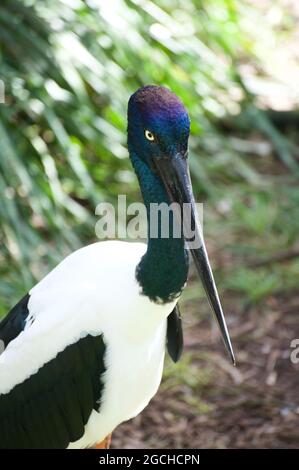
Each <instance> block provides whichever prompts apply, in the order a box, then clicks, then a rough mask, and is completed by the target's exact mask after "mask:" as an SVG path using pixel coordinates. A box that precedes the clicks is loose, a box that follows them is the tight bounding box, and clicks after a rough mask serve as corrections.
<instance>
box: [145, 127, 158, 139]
mask: <svg viewBox="0 0 299 470" xmlns="http://www.w3.org/2000/svg"><path fill="white" fill-rule="evenodd" d="M144 134H145V137H146V138H147V140H150V141H151V142H153V140H155V136H154V134H153V133H152V132H151V131H148V130H147V129H146V130H145V131H144Z"/></svg>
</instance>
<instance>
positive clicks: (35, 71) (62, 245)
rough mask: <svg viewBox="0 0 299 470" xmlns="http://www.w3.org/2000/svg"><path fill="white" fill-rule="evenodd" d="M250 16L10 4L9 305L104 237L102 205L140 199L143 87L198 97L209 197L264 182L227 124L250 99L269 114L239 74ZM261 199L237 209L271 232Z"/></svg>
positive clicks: (71, 2)
mask: <svg viewBox="0 0 299 470" xmlns="http://www.w3.org/2000/svg"><path fill="white" fill-rule="evenodd" d="M248 12H250V7H249V6H248V5H247V4H246V2H237V1H235V0H201V1H197V0H171V1H170V0H159V1H157V2H152V1H150V0H115V1H114V2H106V1H103V2H101V1H96V0H91V1H89V2H84V1H82V0H51V1H50V0H44V1H42V2H40V1H37V0H2V2H1V5H0V78H1V80H3V82H4V84H5V98H6V102H5V104H4V105H3V104H1V105H0V118H1V119H0V143H1V145H0V193H1V196H2V197H1V202H2V203H1V207H0V220H1V225H0V237H1V245H0V261H1V263H0V266H1V267H0V275H1V283H0V298H1V304H2V306H1V307H0V314H1V311H3V312H4V311H5V309H6V307H7V305H11V304H12V303H13V302H14V301H16V300H18V298H19V296H20V295H21V294H22V293H24V292H25V291H26V289H28V288H29V287H30V286H31V285H32V284H33V283H34V280H35V279H37V278H40V277H41V275H42V274H43V273H44V272H46V271H48V270H49V267H51V266H53V265H54V264H55V263H57V261H58V260H60V259H61V258H62V256H63V255H65V254H66V253H67V252H69V251H70V250H72V249H75V248H76V247H78V246H80V245H82V244H83V243H86V242H90V241H92V240H93V239H94V238H95V236H94V225H95V218H94V210H95V206H96V204H97V203H98V202H100V201H102V200H111V201H114V200H115V198H116V196H117V194H122V193H125V194H127V195H128V198H129V200H133V199H136V198H138V197H139V195H138V187H137V182H136V179H135V178H134V175H133V173H132V169H131V167H130V163H129V161H128V159H127V150H126V104H127V100H128V97H129V96H130V94H131V93H132V92H133V91H135V89H136V88H138V87H139V86H141V85H144V84H147V83H156V84H161V85H166V86H168V87H170V88H171V89H172V90H173V91H174V92H176V93H177V94H178V95H179V96H180V97H181V98H182V100H183V101H184V103H185V105H186V106H187V108H188V110H189V112H190V116H191V119H192V139H191V152H190V166H191V171H192V175H193V181H194V185H195V189H196V192H197V194H198V196H199V198H200V199H202V198H203V197H204V198H205V197H207V196H209V197H214V198H217V197H219V195H220V196H221V194H222V193H223V192H224V191H226V190H227V188H228V185H236V184H237V185H239V184H244V185H248V184H249V185H250V186H251V187H253V188H260V187H261V184H262V179H261V177H260V176H259V174H258V172H257V171H256V170H255V169H254V168H253V166H252V165H251V162H250V161H249V160H248V159H247V158H245V156H244V154H242V153H241V152H239V151H238V149H236V148H235V146H234V145H233V143H232V141H231V140H230V139H228V138H227V137H225V136H224V135H223V133H222V132H221V131H220V129H219V126H218V124H219V121H220V120H221V119H222V118H224V117H225V116H226V115H228V114H236V113H238V112H239V111H240V110H241V109H242V108H244V107H245V110H246V109H249V112H247V114H246V112H245V114H244V116H245V117H244V123H243V127H244V126H245V129H247V130H248V128H249V127H250V116H251V119H253V120H254V121H255V122H260V121H258V120H257V118H256V116H255V115H254V116H253V117H252V111H251V115H250V110H251V109H252V108H251V107H250V104H251V102H252V96H251V95H250V94H249V93H247V91H246V88H245V86H244V84H243V83H242V80H241V77H240V76H239V73H238V63H239V61H240V60H243V59H244V57H247V56H250V57H254V55H255V43H254V39H253V37H252V34H251V32H250V31H249V29H250V28H248V27H247V29H246V22H244V21H243V20H244V17H246V15H247V14H248ZM261 122H262V124H260V127H261V126H262V125H263V126H264V128H265V127H266V134H267V133H268V134H269V133H271V129H270V130H269V127H267V126H266V124H265V120H262V121H261ZM242 129H243V128H242ZM276 141H277V136H276ZM286 159H287V163H289V161H290V159H289V157H288V154H286ZM256 198H257V199H256V201H255V203H254V204H255V208H254V211H255V212H254V214H253V213H252V212H248V211H247V210H246V209H244V207H243V208H242V205H239V207H238V208H237V209H236V210H237V212H238V214H239V216H240V220H242V221H243V222H244V223H245V225H246V226H248V227H249V228H250V229H251V230H253V231H255V232H256V234H260V233H261V232H262V231H263V230H264V229H265V227H266V226H267V225H268V224H272V218H273V216H274V215H273V214H274V213H273V212H271V211H270V212H268V210H267V202H264V203H263V202H261V200H260V196H256ZM274 212H275V211H274ZM286 217H287V216H286ZM12 286H13V287H12Z"/></svg>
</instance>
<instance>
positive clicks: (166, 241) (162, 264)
mask: <svg viewBox="0 0 299 470" xmlns="http://www.w3.org/2000/svg"><path fill="white" fill-rule="evenodd" d="M131 160H132V163H133V166H134V169H135V171H136V174H137V176H138V179H139V183H140V188H141V192H142V196H143V200H144V203H145V205H146V209H147V219H148V246H147V251H146V254H145V255H144V256H143V257H142V259H141V261H140V263H139V265H138V266H137V270H136V278H137V281H138V283H139V284H140V286H141V288H142V293H143V294H144V295H146V296H148V297H149V298H150V299H151V300H153V301H154V302H159V303H166V302H170V301H171V300H173V299H175V298H176V297H178V296H179V295H180V293H181V291H182V289H183V287H184V284H185V283H186V281H187V276H188V267H189V262H188V253H187V250H185V248H184V239H183V238H175V237H173V236H172V223H171V222H170V227H169V234H170V235H169V238H162V237H161V236H160V235H161V234H160V233H159V237H158V238H150V236H149V233H150V219H149V208H150V203H158V204H160V203H162V202H164V203H167V204H169V199H168V196H167V194H166V192H165V190H164V188H163V186H162V183H161V182H160V180H159V179H158V178H157V176H155V175H154V173H153V172H152V171H151V170H150V169H149V168H148V166H147V165H146V164H145V163H144V162H142V160H140V159H139V158H138V157H137V156H134V155H132V154H131Z"/></svg>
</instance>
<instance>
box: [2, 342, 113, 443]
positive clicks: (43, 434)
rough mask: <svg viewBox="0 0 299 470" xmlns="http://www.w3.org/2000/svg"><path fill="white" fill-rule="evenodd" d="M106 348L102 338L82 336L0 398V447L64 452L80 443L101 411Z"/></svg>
mask: <svg viewBox="0 0 299 470" xmlns="http://www.w3.org/2000/svg"><path fill="white" fill-rule="evenodd" d="M105 349H106V348H105V343H104V340H103V336H95V337H94V336H90V335H89V336H86V337H85V338H82V339H80V340H79V341H77V342H76V343H74V344H72V345H69V346H67V347H66V349H65V350H64V351H62V352H60V353H59V354H58V355H57V356H56V357H55V358H54V359H52V360H51V361H49V362H48V363H46V364H45V365H44V366H42V367H41V368H40V369H39V370H38V372H37V373H35V374H33V375H32V376H30V377H29V378H28V379H26V380H25V381H24V382H23V383H21V384H19V385H16V386H15V387H14V388H13V389H12V390H11V391H10V392H9V393H8V394H3V395H0V448H1V449H11V448H13V449H20V448H27V449H28V448H42V449H46V448H47V449H49V448H50V449H55V448H66V447H67V446H68V445H69V443H70V442H74V441H76V440H77V439H80V438H81V437H82V436H83V433H84V426H85V424H86V423H87V421H88V419H89V416H90V414H91V412H92V410H93V409H96V410H97V411H98V410H99V408H100V400H101V394H102V389H103V380H102V379H103V372H104V371H105V365H104V356H105ZM37 354H38V351H37Z"/></svg>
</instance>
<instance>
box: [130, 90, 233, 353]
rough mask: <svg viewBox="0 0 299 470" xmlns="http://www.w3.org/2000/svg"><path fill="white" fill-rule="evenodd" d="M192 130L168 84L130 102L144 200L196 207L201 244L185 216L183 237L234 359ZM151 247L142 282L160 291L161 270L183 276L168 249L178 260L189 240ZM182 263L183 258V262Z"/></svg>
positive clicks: (171, 240) (143, 92)
mask: <svg viewBox="0 0 299 470" xmlns="http://www.w3.org/2000/svg"><path fill="white" fill-rule="evenodd" d="M189 129H190V120H189V117H188V113H187V111H186V109H185V107H184V105H183V103H182V102H181V100H180V99H179V98H178V97H177V96H176V95H175V94H174V93H172V92H171V91H170V90H168V89H167V88H163V87H159V86H152V85H151V86H145V87H143V88H140V89H139V90H137V91H136V92H135V93H134V94H133V95H132V96H131V98H130V100H129V105H128V147H129V152H130V157H131V160H132V163H133V166H134V168H135V171H136V173H137V175H138V178H139V182H140V187H141V191H142V194H143V197H144V201H145V204H146V206H147V209H148V210H149V206H150V203H151V202H156V203H160V202H166V203H167V202H168V203H169V202H175V203H177V204H178V205H179V207H180V208H181V211H183V209H185V207H186V206H185V204H187V205H188V207H189V209H191V210H190V214H191V216H190V217H189V219H190V220H189V223H190V226H191V227H192V232H193V233H195V238H196V240H197V241H199V243H198V244H197V247H194V245H193V244H192V243H190V239H188V237H187V236H185V233H187V234H188V233H190V226H189V227H187V228H186V227H185V225H186V223H187V222H188V220H186V219H185V218H184V217H183V219H181V220H183V226H184V238H185V241H186V244H189V246H190V251H191V254H192V256H193V259H194V264H195V266H196V268H197V271H198V274H199V276H200V278H201V280H202V283H203V286H204V288H205V291H206V293H207V296H208V299H209V301H210V304H211V307H212V309H213V311H214V314H215V317H216V320H217V322H218V325H219V327H220V330H221V333H222V337H223V340H224V343H225V345H226V348H227V350H228V352H229V354H230V357H231V359H232V361H233V362H234V354H233V350H232V346H231V342H230V338H229V334H228V331H227V327H226V323H225V318H224V315H223V312H222V307H221V304H220V300H219V296H218V293H217V288H216V285H215V282H214V278H213V273H212V270H211V267H210V263H209V259H208V255H207V251H206V248H205V244H204V241H203V238H202V231H201V229H200V227H199V226H198V223H197V220H196V215H195V203H194V197H193V191H192V184H191V179H190V175H189V168H188V158H187V150H188V138H189ZM176 216H177V215H176ZM185 228H186V230H185ZM180 240H181V241H183V240H182V239H180ZM149 246H150V247H153V246H156V247H157V249H156V251H155V252H156V254H157V253H158V255H157V256H156V259H153V257H154V250H153V249H152V251H150V252H149V253H147V254H146V255H145V256H144V257H143V259H142V260H141V262H140V264H139V267H138V273H139V278H141V281H142V283H141V284H143V285H145V284H147V285H149V284H150V283H153V281H154V280H155V281H157V282H156V285H155V292H156V293H157V292H158V288H159V284H160V279H157V278H156V276H157V274H158V273H157V271H160V273H162V272H164V273H167V272H168V280H167V282H171V281H173V279H171V277H170V276H172V277H173V276H175V275H176V274H178V273H177V271H178V269H180V268H179V266H176V265H175V264H174V265H172V264H171V263H170V261H169V260H170V257H168V258H167V257H166V256H165V251H167V250H168V251H171V250H173V248H175V250H176V255H177V259H178V260H179V259H182V257H181V258H179V254H180V251H181V252H183V250H184V244H183V243H181V244H180V243H179V244H177V242H176V239H175V237H173V236H172V238H169V239H168V241H167V242H165V240H163V239H162V238H161V239H158V241H157V242H156V241H154V242H153V241H152V240H149ZM167 263H168V264H167ZM164 264H166V266H164ZM182 266H183V262H181V267H182ZM158 268H159V269H158ZM164 268H165V269H164ZM181 272H182V276H180V277H179V276H176V277H177V278H178V284H180V283H182V281H183V280H185V278H184V276H185V272H184V270H183V269H181ZM169 273H170V274H169ZM165 275H167V274H165ZM155 278H156V279H155ZM179 281H180V282H179Z"/></svg>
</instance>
